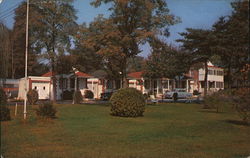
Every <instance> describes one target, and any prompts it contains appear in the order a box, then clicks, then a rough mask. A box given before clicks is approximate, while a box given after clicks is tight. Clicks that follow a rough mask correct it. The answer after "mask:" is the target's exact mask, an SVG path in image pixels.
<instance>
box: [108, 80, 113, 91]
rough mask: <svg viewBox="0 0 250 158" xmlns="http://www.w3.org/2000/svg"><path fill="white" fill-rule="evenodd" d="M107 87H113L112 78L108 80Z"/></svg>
mask: <svg viewBox="0 0 250 158" xmlns="http://www.w3.org/2000/svg"><path fill="white" fill-rule="evenodd" d="M107 88H108V89H113V81H112V80H108V81H107Z"/></svg>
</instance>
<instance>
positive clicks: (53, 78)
mask: <svg viewBox="0 0 250 158" xmlns="http://www.w3.org/2000/svg"><path fill="white" fill-rule="evenodd" d="M51 65H52V70H51V71H52V84H53V90H52V91H53V97H52V101H53V103H56V76H55V59H54V57H52V59H51Z"/></svg>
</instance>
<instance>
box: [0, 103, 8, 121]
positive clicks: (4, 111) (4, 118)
mask: <svg viewBox="0 0 250 158" xmlns="http://www.w3.org/2000/svg"><path fill="white" fill-rule="evenodd" d="M0 110H1V111H0V114H1V115H0V120H1V121H8V120H10V109H9V108H7V107H6V106H4V105H0Z"/></svg>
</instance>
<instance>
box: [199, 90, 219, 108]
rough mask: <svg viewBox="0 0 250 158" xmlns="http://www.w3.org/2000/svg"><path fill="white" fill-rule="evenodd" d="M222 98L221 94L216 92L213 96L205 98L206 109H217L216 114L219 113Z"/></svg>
mask: <svg viewBox="0 0 250 158" xmlns="http://www.w3.org/2000/svg"><path fill="white" fill-rule="evenodd" d="M221 101H222V96H221V93H220V92H215V93H213V94H211V95H207V96H205V97H204V107H203V108H205V109H216V112H219V108H220V105H221Z"/></svg>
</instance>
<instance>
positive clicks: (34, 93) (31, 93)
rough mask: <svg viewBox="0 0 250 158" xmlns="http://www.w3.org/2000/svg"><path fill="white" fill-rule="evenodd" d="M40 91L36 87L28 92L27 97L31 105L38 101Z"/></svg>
mask: <svg viewBox="0 0 250 158" xmlns="http://www.w3.org/2000/svg"><path fill="white" fill-rule="evenodd" d="M38 98H39V97H38V92H37V91H36V90H35V89H32V90H29V91H28V93H27V99H28V102H29V103H30V104H31V105H34V104H36V102H37V101H38Z"/></svg>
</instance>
